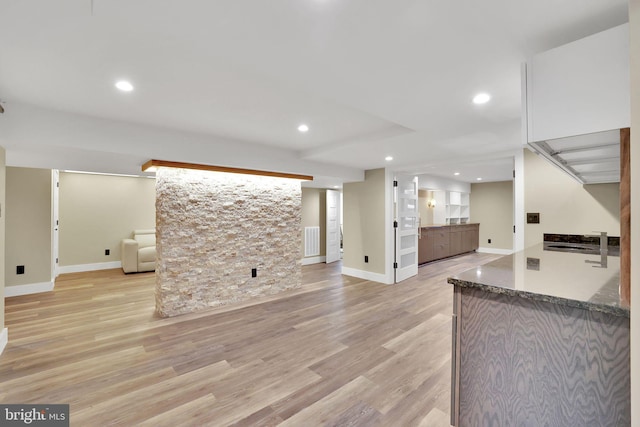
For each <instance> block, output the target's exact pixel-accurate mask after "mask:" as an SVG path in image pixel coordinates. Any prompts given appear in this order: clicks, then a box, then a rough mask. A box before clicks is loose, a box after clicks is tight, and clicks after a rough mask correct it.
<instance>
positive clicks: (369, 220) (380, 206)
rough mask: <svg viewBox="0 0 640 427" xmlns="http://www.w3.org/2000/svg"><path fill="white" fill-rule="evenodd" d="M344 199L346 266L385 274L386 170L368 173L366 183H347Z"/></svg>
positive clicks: (344, 259)
mask: <svg viewBox="0 0 640 427" xmlns="http://www.w3.org/2000/svg"><path fill="white" fill-rule="evenodd" d="M343 199H344V231H343V233H344V238H343V242H344V258H343V266H344V267H347V268H353V269H357V270H362V271H368V272H372V273H379V274H385V265H384V264H385V241H386V239H385V224H384V221H385V170H384V169H375V170H368V171H365V180H364V181H363V182H354V183H346V184H344V186H343ZM365 255H368V256H369V263H365V262H364V256H365Z"/></svg>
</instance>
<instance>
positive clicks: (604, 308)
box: [447, 277, 631, 318]
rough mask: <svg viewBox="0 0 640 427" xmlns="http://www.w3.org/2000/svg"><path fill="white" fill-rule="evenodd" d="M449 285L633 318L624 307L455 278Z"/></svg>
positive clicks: (450, 280)
mask: <svg viewBox="0 0 640 427" xmlns="http://www.w3.org/2000/svg"><path fill="white" fill-rule="evenodd" d="M447 283H450V284H452V285H454V286H459V287H461V288H475V289H480V290H483V291H487V292H491V293H494V294H501V295H507V296H515V297H520V298H525V299H530V300H536V301H542V302H549V303H553V304H558V305H565V306H568V307H574V308H581V309H584V310H589V311H598V312H601V313H606V314H612V315H614V316H620V317H628V318H630V317H631V312H630V310H629V309H626V308H623V307H615V306H611V305H605V304H598V303H593V302H589V301H577V300H572V299H568V298H562V297H554V296H551V295H544V294H538V293H532V292H527V291H523V290H518V289H509V288H503V287H501V286H495V285H487V284H484V283H477V282H469V281H466V280H460V279H457V278H455V277H449V278H447Z"/></svg>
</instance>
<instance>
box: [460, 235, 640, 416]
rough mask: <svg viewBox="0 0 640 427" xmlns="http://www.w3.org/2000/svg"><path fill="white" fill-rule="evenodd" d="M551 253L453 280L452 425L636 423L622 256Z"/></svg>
mask: <svg viewBox="0 0 640 427" xmlns="http://www.w3.org/2000/svg"><path fill="white" fill-rule="evenodd" d="M549 246H550V245H548V244H547V247H545V244H539V245H536V246H533V247H531V248H528V249H526V250H524V251H520V252H517V253H515V254H513V255H509V256H505V257H501V258H499V259H497V260H495V261H493V262H490V263H488V264H485V265H482V266H479V267H477V268H474V269H472V270H468V271H466V272H464V273H462V274H460V275H458V276H455V277H450V278H449V279H448V282H449V283H451V284H453V285H454V316H453V349H452V351H453V357H452V405H451V408H452V414H451V415H452V418H451V422H452V424H453V425H459V426H478V425H482V426H515V425H524V426H538V425H548V426H568V425H598V426H599V425H602V426H614V425H615V426H625V425H629V424H630V380H629V316H630V312H629V305H628V303H626V302H623V301H621V300H620V295H619V271H620V269H619V258H618V257H616V256H611V255H610V254H609V253H607V252H603V253H600V252H598V251H596V253H584V252H583V253H575V251H578V252H580V250H578V249H571V250H568V251H567V252H563V251H558V250H557V248H556V249H555V250H554V249H553V248H551V247H549ZM554 246H557V245H554ZM612 253H613V252H612Z"/></svg>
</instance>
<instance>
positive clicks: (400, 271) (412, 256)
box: [394, 175, 420, 283]
mask: <svg viewBox="0 0 640 427" xmlns="http://www.w3.org/2000/svg"><path fill="white" fill-rule="evenodd" d="M395 181H396V182H397V185H396V186H395V187H394V188H395V192H394V194H395V207H396V208H395V209H396V215H395V217H396V219H395V223H394V225H397V226H396V227H395V234H396V249H395V264H394V267H395V282H396V283H398V282H401V281H403V280H405V279H408V278H409V277H411V276H415V275H416V274H418V223H419V220H418V218H419V215H420V214H419V209H418V177H416V176H403V175H396V179H395Z"/></svg>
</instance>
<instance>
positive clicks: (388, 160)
mask: <svg viewBox="0 0 640 427" xmlns="http://www.w3.org/2000/svg"><path fill="white" fill-rule="evenodd" d="M384 159H385V160H386V161H387V162H390V161H391V160H393V157H391V156H387V157H385V158H384Z"/></svg>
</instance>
